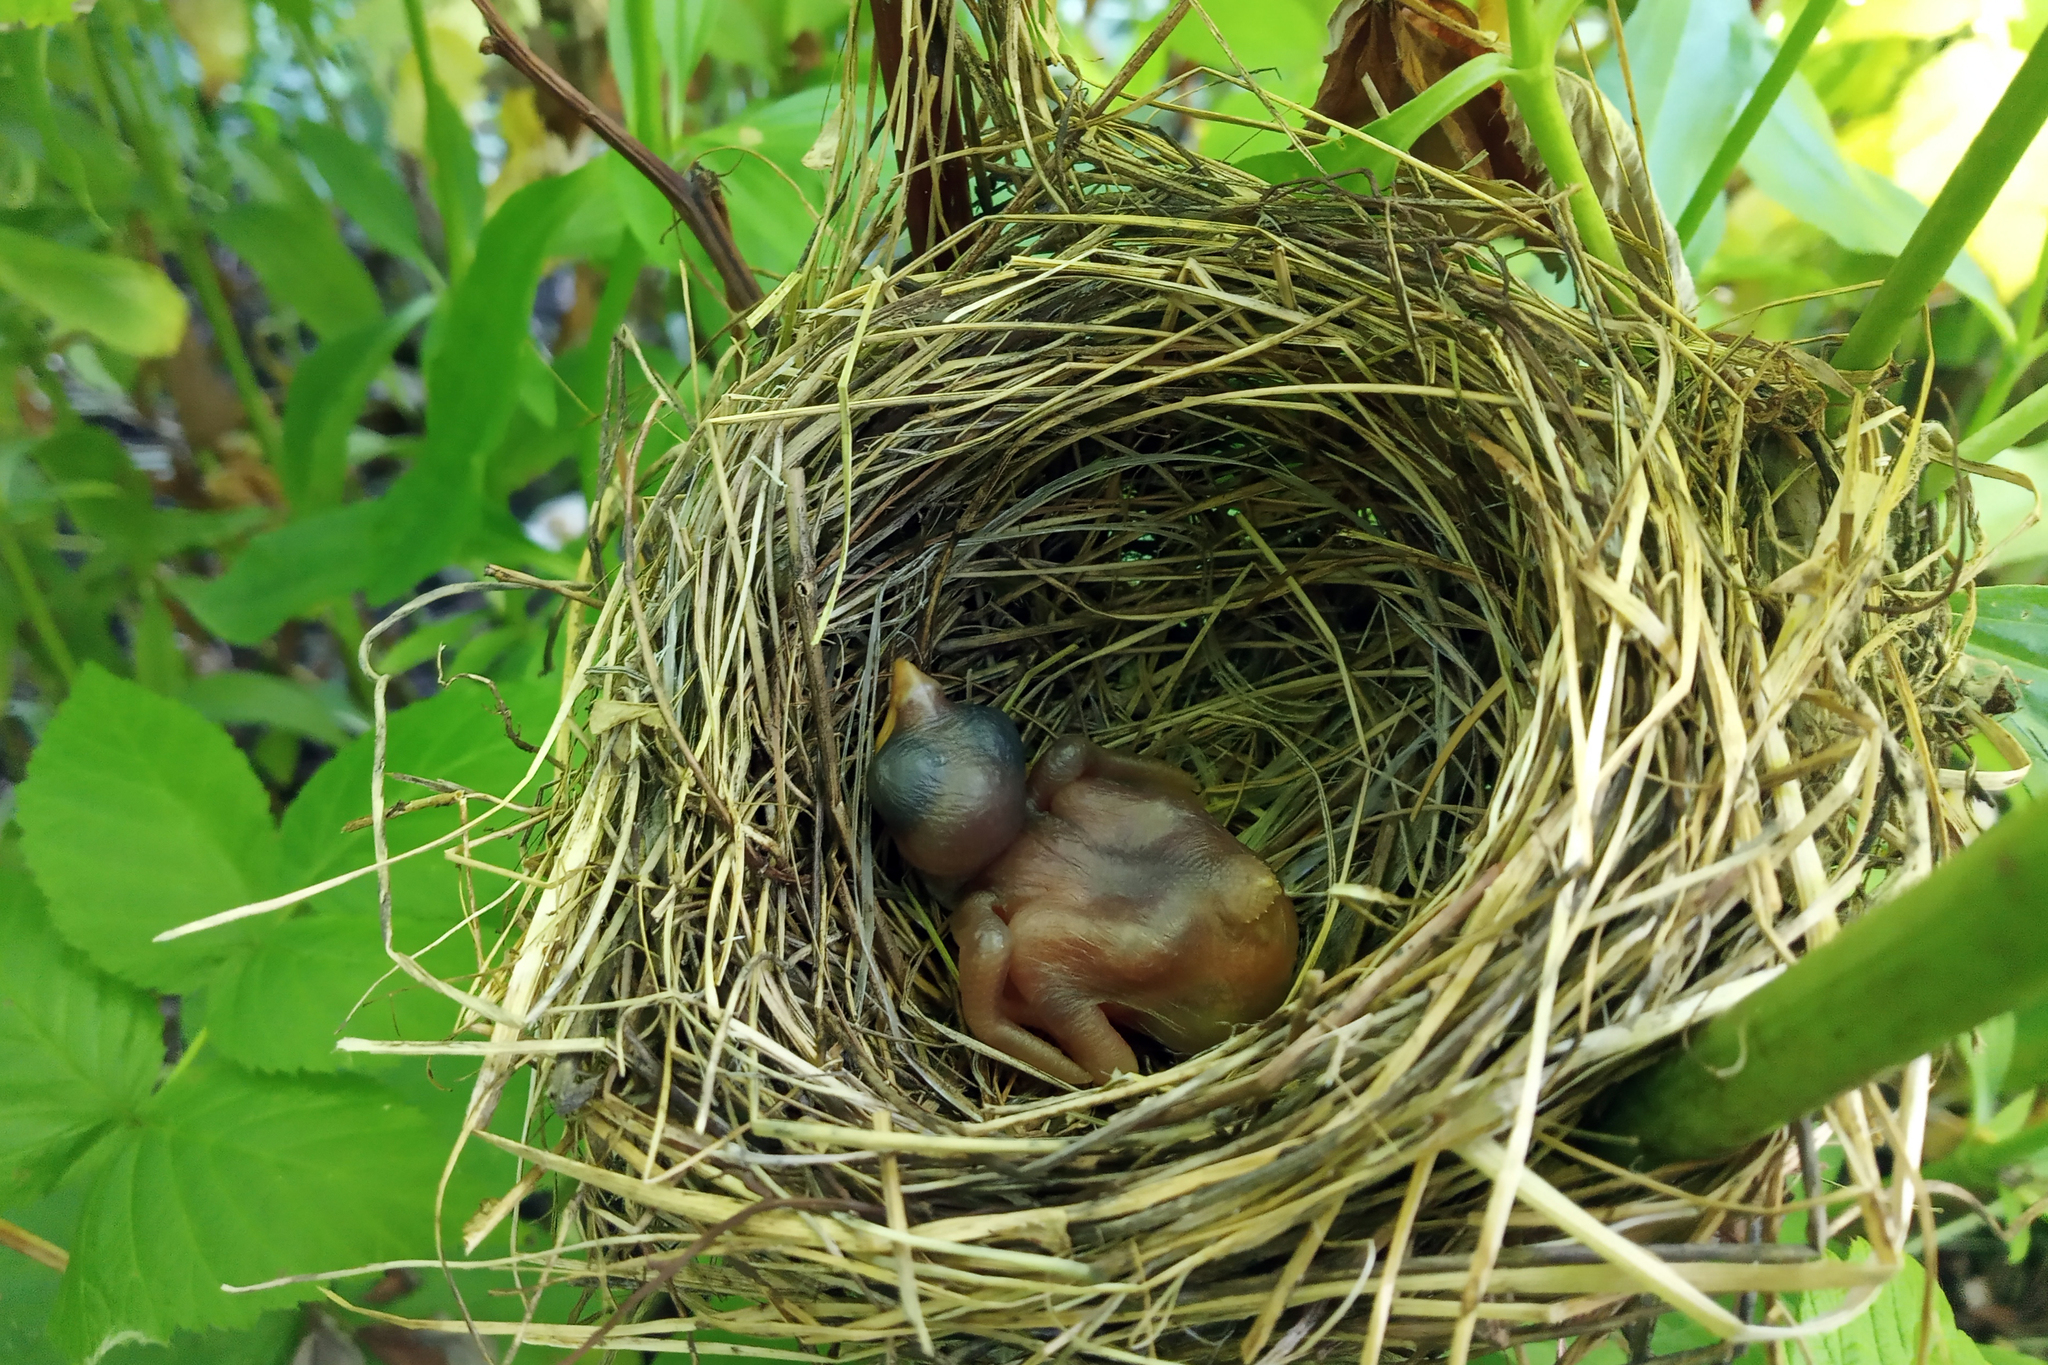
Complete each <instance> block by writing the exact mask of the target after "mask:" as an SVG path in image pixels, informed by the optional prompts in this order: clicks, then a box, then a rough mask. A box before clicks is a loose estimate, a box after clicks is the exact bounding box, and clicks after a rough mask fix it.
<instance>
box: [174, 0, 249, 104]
mask: <svg viewBox="0 0 2048 1365" xmlns="http://www.w3.org/2000/svg"><path fill="white" fill-rule="evenodd" d="M164 10H165V12H166V13H167V14H169V15H170V19H171V26H172V27H174V28H176V29H177V30H178V36H179V37H180V38H183V39H184V40H185V43H186V46H188V47H190V48H191V49H192V55H193V56H195V57H197V58H198V59H199V86H200V89H202V90H204V91H205V92H206V97H207V98H208V99H212V98H214V97H215V96H217V95H219V94H220V91H221V87H223V86H226V85H232V84H233V83H235V82H236V81H239V80H240V79H242V70H243V68H244V67H246V66H247V65H248V64H249V46H250V38H251V34H250V30H249V4H248V0H164Z"/></svg>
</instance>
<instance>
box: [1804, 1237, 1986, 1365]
mask: <svg viewBox="0 0 2048 1365" xmlns="http://www.w3.org/2000/svg"><path fill="white" fill-rule="evenodd" d="M1829 1259H1830V1260H1835V1259H1842V1260H1848V1261H1867V1260H1869V1259H1870V1247H1869V1245H1868V1244H1867V1243H1865V1242H1863V1241H1862V1240H1861V1239H1858V1240H1857V1241H1855V1242H1852V1243H1851V1244H1850V1249H1849V1254H1848V1255H1847V1256H1846V1257H1839V1258H1838V1257H1836V1256H1835V1255H1834V1253H1832V1252H1830V1253H1829ZM1926 1295H1927V1272H1926V1271H1925V1270H1923V1269H1921V1267H1920V1263H1919V1262H1918V1261H1916V1260H1914V1259H1913V1258H1912V1257H1910V1256H1908V1257H1906V1258H1905V1259H1904V1260H1903V1261H1901V1262H1900V1263H1899V1269H1898V1273H1897V1274H1896V1275H1894V1276H1892V1278H1891V1280H1890V1281H1889V1282H1888V1283H1887V1284H1886V1285H1885V1287H1884V1288H1883V1289H1882V1290H1880V1291H1879V1292H1878V1295H1877V1298H1876V1299H1875V1300H1874V1301H1873V1302H1872V1303H1871V1305H1870V1307H1869V1308H1867V1309H1865V1310H1864V1312H1863V1313H1862V1314H1861V1315H1860V1316H1859V1317H1857V1318H1856V1319H1854V1320H1853V1321H1851V1322H1849V1323H1848V1324H1846V1325H1845V1326H1842V1327H1839V1328H1837V1329H1835V1330H1834V1331H1832V1332H1829V1333H1826V1334H1825V1335H1822V1336H1819V1337H1815V1338H1812V1339H1811V1340H1810V1341H1808V1342H1807V1346H1808V1348H1809V1349H1810V1350H1811V1351H1812V1352H1813V1360H1814V1362H1815V1365H1913V1362H1914V1361H1916V1360H1918V1359H1919V1343H1920V1324H1921V1314H1922V1310H1923V1308H1924V1306H1925V1304H1926ZM1790 1297H1791V1298H1792V1300H1793V1301H1794V1305H1795V1306H1794V1313H1795V1315H1796V1316H1797V1317H1798V1319H1799V1321H1801V1322H1811V1321H1813V1320H1814V1319H1815V1318H1819V1317H1824V1316H1826V1315H1827V1314H1829V1313H1832V1312H1835V1311H1836V1310H1838V1309H1840V1308H1841V1307H1842V1306H1843V1305H1844V1304H1845V1303H1846V1302H1847V1301H1848V1298H1849V1291H1848V1290H1844V1289H1819V1290H1814V1291H1812V1292H1809V1293H1804V1294H1795V1295H1792V1296H1790ZM1934 1330H1935V1333H1936V1337H1935V1340H1934V1341H1933V1342H1932V1343H1930V1349H1929V1354H1928V1361H1929V1365H1984V1357H1983V1356H1982V1354H1980V1352H1979V1350H1978V1347H1977V1343H1976V1342H1974V1341H1972V1340H1971V1339H1970V1335H1969V1333H1967V1332H1964V1331H1963V1330H1961V1329H1960V1328H1958V1327H1957V1326H1956V1318H1955V1313H1954V1311H1953V1310H1951V1309H1950V1308H1949V1306H1948V1299H1947V1298H1946V1297H1945V1296H1944V1295H1943V1294H1942V1292H1941V1290H1940V1289H1939V1288H1937V1289H1935V1291H1934Z"/></svg>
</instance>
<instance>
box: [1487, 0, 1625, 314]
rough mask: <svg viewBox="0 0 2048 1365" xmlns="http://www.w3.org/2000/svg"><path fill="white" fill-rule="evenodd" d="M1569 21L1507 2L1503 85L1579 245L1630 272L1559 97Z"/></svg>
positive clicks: (1559, 9)
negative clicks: (1560, 46)
mask: <svg viewBox="0 0 2048 1365" xmlns="http://www.w3.org/2000/svg"><path fill="white" fill-rule="evenodd" d="M1569 15H1570V11H1569V8H1568V7H1566V6H1554V7H1553V8H1552V10H1551V12H1549V13H1539V11H1538V9H1537V6H1536V3H1535V0H1508V38H1509V48H1510V56H1509V59H1510V60H1511V61H1512V62H1513V64H1514V66H1513V69H1512V70H1511V71H1509V72H1508V74H1507V75H1506V77H1505V78H1504V83H1505V84H1506V86H1507V87H1508V90H1509V92H1510V93H1511V94H1513V95H1514V97H1515V107H1516V108H1517V109H1519V110H1520V111H1521V115H1522V122H1523V124H1525V125H1526V126H1527V127H1528V129H1529V140H1530V142H1532V143H1533V144H1535V147H1536V154H1537V155H1538V156H1539V157H1541V158H1542V159H1543V168H1544V169H1545V170H1546V171H1548V172H1550V179H1551V181H1552V182H1553V183H1554V184H1556V186H1557V187H1558V189H1560V190H1562V191H1563V192H1564V194H1565V196H1566V199H1567V202H1568V203H1569V204H1570V205H1571V214H1572V223H1573V224H1574V225H1575V226H1576V227H1577V228H1578V230H1579V240H1580V241H1581V242H1582V243H1584V245H1585V248H1586V250H1587V251H1588V252H1589V253H1591V255H1592V256H1593V257H1594V259H1596V260H1599V261H1603V262H1605V263H1606V264H1608V265H1611V266H1613V267H1614V268H1615V269H1617V270H1621V271H1624V272H1625V271H1626V270H1627V269H1628V267H1627V265H1625V264H1624V263H1623V261H1622V259H1621V245H1620V243H1618V242H1616V241H1615V239H1614V228H1613V227H1612V226H1611V225H1610V224H1609V223H1608V221H1607V214H1606V212H1605V211H1604V210H1603V209H1602V208H1601V207H1600V196H1599V195H1598V194H1596V193H1595V192H1594V190H1593V181H1592V178H1591V177H1590V176H1588V175H1587V174H1586V163H1585V161H1584V160H1583V159H1581V158H1580V156H1579V144H1578V141H1577V139H1575V138H1574V137H1573V136H1572V129H1571V123H1570V121H1569V120H1567V119H1566V118H1565V113H1564V104H1563V102H1562V101H1561V100H1559V99H1558V96H1557V67H1556V60H1555V59H1556V53H1557V39H1558V35H1559V34H1560V33H1562V32H1563V31H1564V21H1565V20H1566V19H1567V18H1569ZM1608 293H1609V296H1610V298H1611V299H1613V300H1614V301H1616V302H1619V301H1620V298H1621V296H1620V294H1619V291H1616V290H1612V289H1610V290H1609V291H1608Z"/></svg>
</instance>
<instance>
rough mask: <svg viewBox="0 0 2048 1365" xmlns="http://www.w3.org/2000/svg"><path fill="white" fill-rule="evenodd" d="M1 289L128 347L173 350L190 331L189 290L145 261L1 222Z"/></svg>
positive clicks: (61, 325) (68, 327)
mask: <svg viewBox="0 0 2048 1365" xmlns="http://www.w3.org/2000/svg"><path fill="white" fill-rule="evenodd" d="M0 291H5V292H7V293H10V294H13V295H14V296H15V297H16V298H19V299H21V300H22V301H23V302H24V303H27V304H29V305H30V306H31V307H33V308H36V309H37V310H39V311H41V312H43V313H46V314H48V315H49V317H50V320H51V321H53V322H55V323H56V324H57V327H58V330H60V331H79V332H85V333H87V334H88V335H90V336H92V337H94V338H95V339H97V340H99V341H104V342H105V343H106V344H107V345H109V346H112V347H113V348H115V349H116V350H120V351H126V352H128V353H129V354H130V355H169V354H170V353H171V352H173V351H175V350H177V349H178V342H179V340H180V339H181V338H183V336H184V335H185V319H186V305H185V296H184V295H183V294H181V293H179V292H178V287H177V286H176V285H174V284H172V283H171V281H170V278H169V277H168V276H166V275H165V274H164V272H163V271H161V270H159V269H157V268H156V267H155V266H153V265H150V264H149V263H147V262H145V261H136V260H130V259H129V258H127V257H126V256H112V255H107V254H104V253H101V252H97V251H85V250H82V249H80V248H78V247H75V246H69V245H66V244H65V243H62V242H57V241H52V240H50V239H49V238H46V237H39V236H37V235H35V234H34V233H30V232H22V231H20V230H19V229H16V228H11V227H0Z"/></svg>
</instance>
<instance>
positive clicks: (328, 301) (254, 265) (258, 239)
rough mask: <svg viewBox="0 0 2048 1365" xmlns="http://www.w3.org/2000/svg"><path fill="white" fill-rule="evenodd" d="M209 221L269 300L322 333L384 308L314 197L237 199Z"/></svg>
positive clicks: (368, 321)
mask: <svg viewBox="0 0 2048 1365" xmlns="http://www.w3.org/2000/svg"><path fill="white" fill-rule="evenodd" d="M309 209H310V210H311V211H310V212H309V211H307V210H309ZM212 227H213V232H214V235H215V236H217V237H219V238H220V239H221V241H223V242H225V243H226V244H227V246H228V249H229V250H231V251H233V252H234V253H235V254H236V255H237V256H240V257H241V258H242V260H243V261H245V262H246V263H247V264H248V266H249V268H250V269H251V270H253V271H255V272H256V277H257V278H258V279H260V280H262V281H263V289H264V292H265V293H267V294H269V295H270V301H271V303H272V305H273V306H282V307H287V308H290V309H292V310H293V311H294V312H296V313H297V314H298V315H299V317H300V318H301V319H302V320H304V322H305V324H306V325H307V326H308V327H311V328H312V329H313V331H314V332H315V333H317V334H318V335H319V336H321V337H322V338H326V337H331V336H338V335H341V334H343V333H346V332H350V331H352V330H354V329H356V328H359V327H367V326H372V325H374V324H375V323H376V322H377V320H378V318H379V316H380V315H381V314H382V312H383V311H384V309H383V304H382V303H381V302H379V300H378V298H377V286H376V285H375V284H373V283H371V281H370V274H369V272H368V271H367V270H364V269H363V265H362V262H361V261H358V260H357V259H356V257H355V253H354V252H352V251H350V250H349V249H348V244H347V243H345V242H343V241H342V240H341V233H340V232H339V231H337V230H336V228H335V226H334V218H333V216H332V215H331V214H330V213H329V212H328V211H327V209H326V206H325V205H322V204H321V203H320V202H319V201H318V200H314V201H312V202H311V203H310V204H307V205H299V204H284V203H248V204H237V205H235V206H234V207H233V208H230V209H228V210H227V211H226V212H224V213H221V214H219V215H217V216H216V217H215V218H214V219H213V222H212Z"/></svg>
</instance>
